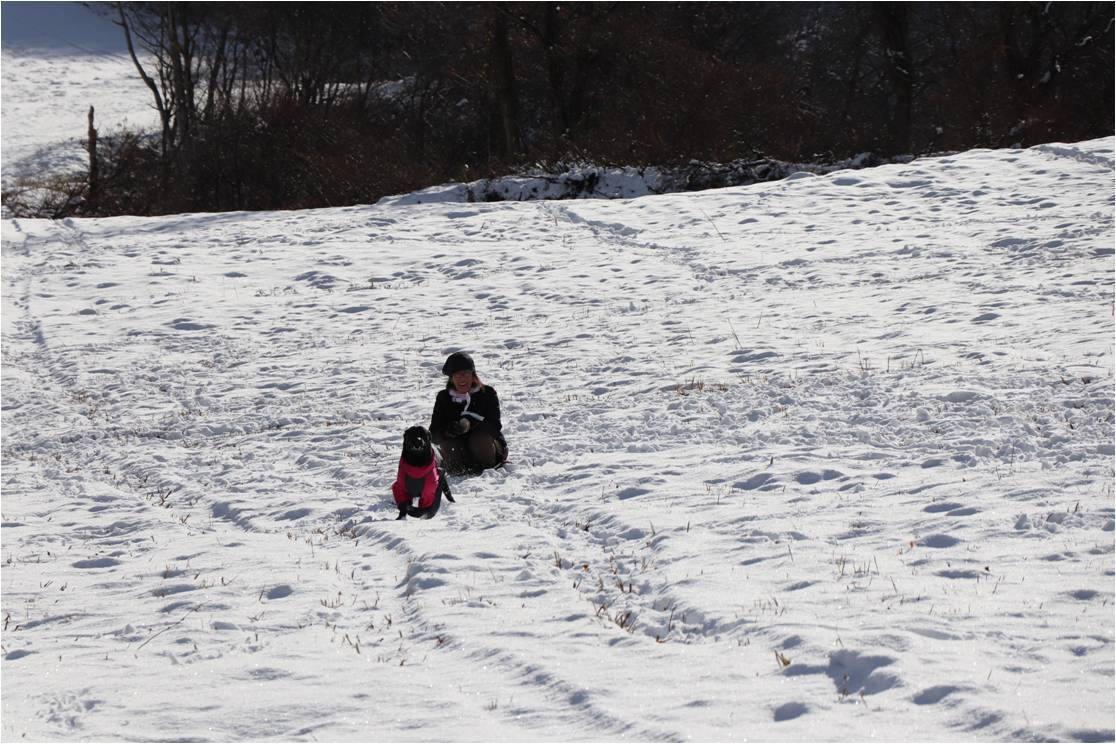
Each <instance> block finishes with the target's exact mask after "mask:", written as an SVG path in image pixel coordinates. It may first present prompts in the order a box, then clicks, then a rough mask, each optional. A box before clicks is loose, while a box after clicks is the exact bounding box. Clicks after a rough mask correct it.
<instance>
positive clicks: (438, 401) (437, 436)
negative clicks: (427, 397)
mask: <svg viewBox="0 0 1116 744" xmlns="http://www.w3.org/2000/svg"><path fill="white" fill-rule="evenodd" d="M469 398H470V400H469V408H468V413H470V414H474V415H471V416H468V417H467V418H469V419H470V422H469V423H470V429H469V430H470V431H476V430H478V429H479V430H481V431H486V432H488V433H489V434H491V435H492V436H493V438H495V439H496V440H497V441H498V442H500V444H502V445H504V446H505V447H506V446H507V441H506V440H505V439H504V435H503V433H502V431H501V429H502V428H503V425H502V424H501V423H500V397H499V396H498V395H496V388H494V387H490V386H488V385H485V386H484V387H482V388H481V389H480V390H478V391H477V392H475V393H472V394H470V396H469ZM465 413H466V410H465V404H464V403H454V402H453V399H452V398H451V397H450V394H449V390H448V389H446V390H442V391H440V392H439V393H438V397H437V398H435V399H434V413H433V414H432V415H431V416H430V436H431V438H433V439H434V440H435V441H438V440H445V439H450V438H451V437H452V435H451V434H450V433H449V432H448V431H447V429H448V427H449V425H450V424H452V423H454V422H455V421H457V420H459V419H460V418H462V417H463V416H464V415H465ZM477 416H480V417H482V418H480V419H478V418H477Z"/></svg>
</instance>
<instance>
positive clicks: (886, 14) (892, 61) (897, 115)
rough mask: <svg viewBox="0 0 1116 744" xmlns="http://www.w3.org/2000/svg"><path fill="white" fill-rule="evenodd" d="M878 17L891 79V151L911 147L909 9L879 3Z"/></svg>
mask: <svg viewBox="0 0 1116 744" xmlns="http://www.w3.org/2000/svg"><path fill="white" fill-rule="evenodd" d="M874 7H875V9H876V20H877V22H878V23H879V27H880V32H881V36H882V37H883V50H884V57H885V70H886V75H887V79H888V88H889V90H888V96H887V103H888V106H889V109H890V110H889V112H888V121H889V126H888V130H889V131H888V135H889V140H890V143H889V144H890V148H891V154H893V155H894V154H899V153H905V152H909V151H910V149H911V104H912V102H913V100H914V75H913V70H912V69H911V55H910V43H909V41H908V32H909V25H910V23H909V21H910V18H909V15H908V14H909V8H908V6H907V4H906V3H901V2H899V3H876V4H875V6H874Z"/></svg>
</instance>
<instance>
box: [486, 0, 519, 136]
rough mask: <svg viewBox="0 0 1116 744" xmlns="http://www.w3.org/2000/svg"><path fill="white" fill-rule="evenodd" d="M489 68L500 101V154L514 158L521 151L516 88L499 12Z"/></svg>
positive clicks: (502, 12)
mask: <svg viewBox="0 0 1116 744" xmlns="http://www.w3.org/2000/svg"><path fill="white" fill-rule="evenodd" d="M492 66H493V68H494V69H495V71H496V79H497V86H496V90H497V97H498V99H499V102H500V128H501V135H502V142H501V146H502V149H503V152H502V154H503V155H504V156H505V157H508V156H514V155H517V154H519V151H520V139H519V97H518V95H517V93H516V89H515V69H514V67H513V66H512V52H511V45H510V44H509V43H508V23H507V19H506V18H505V17H504V11H503V10H502V9H498V10H496V12H495V15H494V16H493V22H492Z"/></svg>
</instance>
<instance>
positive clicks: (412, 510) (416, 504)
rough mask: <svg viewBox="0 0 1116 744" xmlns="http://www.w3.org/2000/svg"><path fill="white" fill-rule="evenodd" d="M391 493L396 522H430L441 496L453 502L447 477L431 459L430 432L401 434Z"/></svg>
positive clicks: (418, 430) (413, 429) (416, 429)
mask: <svg viewBox="0 0 1116 744" xmlns="http://www.w3.org/2000/svg"><path fill="white" fill-rule="evenodd" d="M391 493H392V496H393V497H394V498H395V505H396V506H397V507H398V508H399V516H398V517H397V519H406V518H407V516H408V515H410V516H412V517H421V518H423V519H430V518H431V517H433V516H434V515H435V514H437V513H438V507H440V506H441V505H442V495H443V494H444V495H445V497H446V499H447V500H448V501H450V502H453V495H452V494H451V493H450V488H449V481H447V480H446V473H445V471H444V470H442V469H441V468H440V467H438V460H437V458H436V457H435V456H434V447H433V445H432V444H431V443H430V432H429V431H427V430H426V429H425V428H424V427H422V426H412V427H411V428H410V429H407V431H405V432H404V433H403V455H402V456H401V457H400V458H399V472H398V473H397V474H396V477H395V483H394V484H393V485H392V487H391Z"/></svg>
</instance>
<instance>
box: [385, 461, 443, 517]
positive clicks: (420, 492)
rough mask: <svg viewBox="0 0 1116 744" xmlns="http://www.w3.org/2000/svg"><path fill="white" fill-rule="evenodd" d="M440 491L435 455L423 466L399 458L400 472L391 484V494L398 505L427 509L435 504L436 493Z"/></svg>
mask: <svg viewBox="0 0 1116 744" xmlns="http://www.w3.org/2000/svg"><path fill="white" fill-rule="evenodd" d="M437 492H438V467H437V465H436V463H435V460H434V458H433V457H431V458H430V463H429V464H427V465H423V466H422V467H415V466H414V465H408V464H407V463H406V462H405V461H404V460H403V458H402V457H401V458H399V472H398V474H396V476H395V483H393V484H392V486H391V495H392V496H394V497H395V503H396V505H397V506H404V505H408V504H409V505H410V506H417V507H418V508H420V509H427V508H429V507H431V506H433V505H434V495H435V494H436V493H437Z"/></svg>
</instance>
